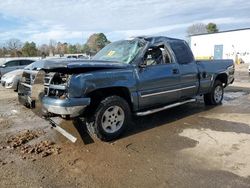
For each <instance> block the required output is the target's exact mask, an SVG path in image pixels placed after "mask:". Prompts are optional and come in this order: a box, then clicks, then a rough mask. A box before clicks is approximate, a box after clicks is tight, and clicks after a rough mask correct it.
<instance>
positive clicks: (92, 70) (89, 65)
mask: <svg viewBox="0 0 250 188" xmlns="http://www.w3.org/2000/svg"><path fill="white" fill-rule="evenodd" d="M24 81H25V79H24ZM233 81H234V64H233V60H210V61H195V60H194V56H193V54H192V51H191V49H190V48H189V46H188V44H187V43H186V42H185V41H183V40H179V39H174V38H168V37H136V38H133V39H129V40H121V41H117V42H113V43H111V44H109V45H107V46H106V47H104V48H103V49H102V50H101V51H99V52H98V53H97V54H96V55H95V56H94V57H93V58H92V59H91V60H73V59H70V60H45V61H44V67H43V69H42V70H41V71H39V73H38V75H37V78H36V79H35V81H34V82H35V85H39V84H41V85H43V87H42V89H41V87H35V88H33V87H32V92H31V97H30V101H35V103H37V102H39V101H40V102H41V105H42V110H43V112H44V114H45V115H48V114H49V115H60V116H63V117H72V118H74V117H79V116H83V117H84V118H85V120H86V124H87V127H88V128H89V129H90V130H91V132H94V133H95V134H96V135H97V137H98V138H100V139H101V140H105V141H108V140H112V139H115V138H117V137H118V136H119V135H120V134H121V133H122V132H123V130H124V129H125V128H126V126H127V125H128V124H129V122H130V120H131V118H130V117H131V114H135V115H138V116H144V115H148V114H152V113H155V112H158V111H161V110H165V109H168V108H172V107H175V106H178V105H182V104H185V103H189V102H194V101H195V100H196V99H195V98H196V96H198V95H203V96H204V101H205V104H208V105H219V104H221V102H222V100H223V94H224V88H225V87H226V86H227V85H228V84H230V83H232V82H233ZM24 85H25V84H24ZM38 88H40V90H39V89H38ZM37 89H38V90H39V92H38V91H37ZM32 93H36V95H37V93H38V95H37V96H39V97H37V98H36V97H35V95H32ZM19 95H20V96H21V95H22V90H20V91H19ZM35 106H36V105H35ZM39 106H40V105H39Z"/></svg>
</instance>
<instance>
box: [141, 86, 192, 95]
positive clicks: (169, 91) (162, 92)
mask: <svg viewBox="0 0 250 188" xmlns="http://www.w3.org/2000/svg"><path fill="white" fill-rule="evenodd" d="M195 87H196V86H189V87H183V88H179V89H173V90H168V91H161V92H157V93H150V94H146V95H141V97H142V98H144V97H151V96H154V95H161V94H165V93H172V92H175V91H181V90H185V89H192V88H195Z"/></svg>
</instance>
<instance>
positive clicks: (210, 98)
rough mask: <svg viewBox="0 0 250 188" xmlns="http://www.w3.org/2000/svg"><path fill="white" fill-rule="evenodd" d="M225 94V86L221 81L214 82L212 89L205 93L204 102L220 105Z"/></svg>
mask: <svg viewBox="0 0 250 188" xmlns="http://www.w3.org/2000/svg"><path fill="white" fill-rule="evenodd" d="M223 96H224V87H223V84H222V82H221V81H219V80H216V81H215V82H214V85H213V88H212V91H211V92H210V93H207V94H205V95H204V102H205V104H206V105H219V104H221V102H222V100H223Z"/></svg>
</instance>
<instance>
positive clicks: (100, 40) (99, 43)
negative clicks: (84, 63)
mask: <svg viewBox="0 0 250 188" xmlns="http://www.w3.org/2000/svg"><path fill="white" fill-rule="evenodd" d="M109 43H110V41H109V40H108V39H107V37H106V36H105V35H104V34H103V33H94V34H92V35H91V36H90V37H89V38H88V40H87V43H86V45H88V47H89V49H90V53H91V55H93V54H96V53H97V52H98V51H100V50H101V49H102V48H103V47H104V46H106V45H107V44H109Z"/></svg>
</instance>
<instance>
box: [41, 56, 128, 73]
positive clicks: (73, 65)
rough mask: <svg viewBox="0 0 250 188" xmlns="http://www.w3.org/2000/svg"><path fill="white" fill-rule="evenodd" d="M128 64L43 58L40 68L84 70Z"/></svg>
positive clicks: (113, 67)
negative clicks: (42, 64)
mask: <svg viewBox="0 0 250 188" xmlns="http://www.w3.org/2000/svg"><path fill="white" fill-rule="evenodd" d="M128 66H129V65H127V64H124V63H119V62H113V61H101V60H65V59H64V60H56V61H55V60H45V62H44V66H43V68H42V69H44V70H45V71H48V72H86V71H92V70H100V69H124V68H127V67H128Z"/></svg>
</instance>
